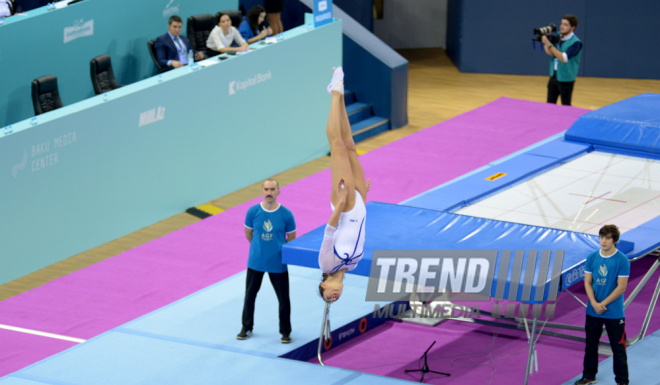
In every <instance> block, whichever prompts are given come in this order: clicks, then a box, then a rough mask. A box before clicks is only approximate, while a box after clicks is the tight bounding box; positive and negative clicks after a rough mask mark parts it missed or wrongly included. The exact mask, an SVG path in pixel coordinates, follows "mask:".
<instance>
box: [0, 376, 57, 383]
mask: <svg viewBox="0 0 660 385" xmlns="http://www.w3.org/2000/svg"><path fill="white" fill-rule="evenodd" d="M44 384H49V382H41V381H32V380H26V379H23V378H17V377H3V378H0V385H44Z"/></svg>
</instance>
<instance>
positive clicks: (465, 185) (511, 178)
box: [406, 153, 560, 211]
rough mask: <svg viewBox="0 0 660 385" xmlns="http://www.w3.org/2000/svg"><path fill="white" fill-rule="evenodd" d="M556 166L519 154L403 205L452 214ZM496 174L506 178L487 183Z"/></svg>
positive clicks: (550, 160) (541, 158)
mask: <svg viewBox="0 0 660 385" xmlns="http://www.w3.org/2000/svg"><path fill="white" fill-rule="evenodd" d="M559 164H560V161H559V160H558V159H555V158H548V157H545V156H537V155H528V154H527V153H525V154H520V155H518V156H516V157H515V158H512V159H509V160H507V161H505V162H502V163H499V164H497V165H495V166H493V167H490V168H488V169H486V170H484V171H481V172H478V173H476V174H473V175H471V176H470V177H468V178H465V179H461V180H459V181H457V182H456V183H452V184H450V185H447V186H445V187H443V188H440V189H436V190H431V191H429V192H428V193H425V194H422V195H420V196H418V197H416V198H414V199H411V200H409V201H407V202H406V205H407V206H411V207H419V208H423V209H429V210H439V211H454V210H456V209H458V208H460V207H463V206H466V205H468V204H471V203H473V202H475V201H478V200H481V199H483V198H486V197H487V196H488V195H491V194H494V193H496V192H497V191H499V190H501V189H503V188H505V187H508V186H510V185H512V184H515V183H517V182H520V181H522V180H525V179H527V178H529V177H531V176H533V175H536V174H538V173H541V172H542V171H544V170H546V169H548V168H551V167H554V166H557V165H559ZM497 173H506V175H505V176H503V177H501V178H499V179H496V180H493V181H489V180H486V178H488V177H490V176H493V175H495V174H497Z"/></svg>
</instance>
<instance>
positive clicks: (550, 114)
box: [0, 98, 587, 378]
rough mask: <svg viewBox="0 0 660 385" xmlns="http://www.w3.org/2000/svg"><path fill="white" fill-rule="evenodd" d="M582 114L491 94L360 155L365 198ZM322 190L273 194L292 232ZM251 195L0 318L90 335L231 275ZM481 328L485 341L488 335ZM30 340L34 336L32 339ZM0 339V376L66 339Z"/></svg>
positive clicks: (241, 252) (395, 198)
mask: <svg viewBox="0 0 660 385" xmlns="http://www.w3.org/2000/svg"><path fill="white" fill-rule="evenodd" d="M585 112H587V110H583V109H578V108H572V107H564V106H556V105H550V104H546V103H536V102H529V101H522V100H516V99H508V98H500V99H498V100H496V101H494V102H492V103H489V104H487V105H485V106H483V107H480V108H477V109H475V110H473V111H470V112H468V113H465V114H463V115H460V116H458V117H455V118H453V119H450V120H448V121H446V122H443V123H441V124H438V125H435V126H433V127H429V128H427V129H425V130H422V131H420V132H417V133H415V134H413V135H410V136H408V137H405V138H403V139H400V140H398V141H396V142H394V143H391V144H389V145H386V146H383V147H381V148H378V149H376V150H374V151H371V152H369V153H367V154H365V155H362V156H360V160H361V162H362V164H363V167H364V169H365V173H366V175H367V178H371V179H372V184H371V192H370V194H369V200H375V201H381V202H389V203H398V202H401V201H403V200H405V199H408V198H410V197H413V196H415V195H417V194H420V193H422V192H424V191H427V190H429V189H431V188H433V187H435V186H438V185H440V184H442V183H445V182H447V181H449V180H452V179H454V178H456V177H458V176H461V175H463V174H465V173H467V172H470V171H472V170H474V169H476V168H479V167H481V166H484V165H486V164H487V163H489V162H492V161H494V160H496V159H499V158H501V157H504V156H506V155H508V154H510V153H512V152H515V151H518V150H521V149H523V148H525V147H527V146H529V145H532V144H534V143H536V142H538V141H540V140H543V139H545V138H547V137H549V136H552V135H554V134H556V133H558V132H561V131H563V130H565V129H567V128H568V127H569V126H570V125H571V124H572V123H573V122H574V121H575V120H576V119H577V118H578V116H580V115H582V114H584V113H585ZM329 189H330V173H329V170H324V171H321V172H319V173H317V174H314V175H312V176H309V177H307V178H304V179H302V180H300V181H298V182H295V183H293V184H291V185H288V186H285V187H284V188H282V194H281V196H280V201H281V203H282V204H284V205H285V206H287V207H288V208H289V209H291V211H292V212H293V213H294V215H295V217H296V222H297V225H298V235H302V234H304V233H306V232H308V231H310V230H312V229H314V228H316V227H318V226H320V225H321V224H323V223H324V222H325V221H326V220H327V218H328V216H329V212H328V202H327V200H328V195H327V194H326V193H324V191H329ZM259 200H260V199H259V198H257V199H254V200H252V201H250V202H247V203H245V204H242V205H239V206H237V207H234V208H232V209H229V210H227V211H225V212H223V213H221V214H219V215H216V216H213V217H210V218H207V219H205V220H203V221H200V222H198V223H195V224H193V225H191V226H188V227H186V228H183V229H181V230H178V231H176V232H174V233H171V234H168V235H166V236H164V237H162V238H159V239H156V240H154V241H152V242H149V243H147V244H144V245H142V246H139V247H137V248H135V249H132V250H129V251H127V252H125V253H122V254H120V255H118V256H115V257H113V258H110V259H107V260H105V261H102V262H99V263H97V264H95V265H92V266H89V267H87V268H84V269H82V270H79V271H77V272H74V273H71V274H69V275H67V276H64V277H62V278H59V279H56V280H54V281H52V282H49V283H47V284H45V285H43V286H40V287H38V288H35V289H33V290H30V291H28V292H26V293H23V294H20V295H18V296H15V297H13V298H10V299H7V300H5V301H2V302H0V324H5V325H11V326H17V327H22V328H27V329H33V330H38V331H42V332H49V333H55V334H60V335H65V336H69V337H76V338H82V339H89V338H92V337H94V336H96V335H99V334H101V333H103V332H105V331H108V330H110V329H111V328H114V327H117V326H119V325H122V324H124V323H126V322H128V321H130V320H133V319H135V318H137V317H139V316H142V315H144V314H146V313H149V312H151V311H153V310H156V309H158V308H160V307H162V306H165V305H167V304H169V303H172V302H174V301H176V300H178V299H180V298H182V297H185V296H186V295H189V294H191V293H194V292H196V291H198V290H200V289H202V288H204V287H207V286H209V285H211V284H213V283H216V282H218V281H220V280H223V279H225V278H228V277H230V276H232V275H234V274H236V273H239V272H241V271H243V270H245V268H246V262H247V255H248V246H249V245H248V243H247V242H246V241H245V240H244V233H243V221H244V216H245V213H246V211H247V209H248V207H249V206H251V205H254V204H256V203H257V202H258V201H259ZM182 209H183V208H182ZM400 327H401V325H395V326H393V328H394V329H398V328H400ZM466 327H468V325H456V326H452V328H456V330H455V331H454V332H452V333H453V334H454V335H456V336H458V333H459V332H460V331H461V330H464V329H465V328H466ZM429 330H430V331H429V332H428V333H431V332H432V331H431V329H429ZM231 332H232V333H234V332H235V331H231ZM14 333H15V334H14ZM452 333H449V332H448V335H449V334H452ZM508 333H510V332H508ZM470 335H472V334H470ZM485 335H486V336H487V338H486V340H488V338H492V337H490V334H489V333H486V334H485ZM513 335H516V334H513ZM34 338H40V339H42V341H43V343H34ZM456 338H458V337H456ZM376 340H377V339H376ZM388 340H389V338H388ZM502 341H509V339H508V338H506V339H505V338H504V337H502V335H500V337H498V349H502V348H503V347H501V346H500V345H501V342H502ZM374 342H375V341H374ZM427 342H428V340H427V339H423V340H421V341H419V346H416V345H415V347H414V348H413V346H412V345H414V344H412V343H408V344H406V347H405V349H400V350H399V349H398V346H397V349H398V350H399V351H400V352H401V353H403V351H407V350H406V349H408V348H410V351H409V353H408V354H406V355H405V357H406V358H402V361H407V360H409V358H408V357H410V354H413V353H414V355H416V354H417V353H418V352H419V351H420V349H421V347H422V345H425V344H427ZM461 345H463V343H462V342H461ZM0 346H2V347H3V349H0V376H2V375H5V374H8V373H11V372H14V371H16V370H18V369H21V368H23V367H25V366H27V365H30V364H32V363H34V362H36V361H38V360H41V359H43V358H44V357H47V356H49V355H51V354H54V353H56V352H58V351H61V350H64V349H66V348H67V347H69V346H71V345H70V343H65V342H57V341H53V340H51V339H48V338H46V337H32V336H29V337H25V336H23V335H20V333H16V332H9V331H2V332H1V333H0ZM393 346H396V345H390V347H389V349H392V347H393ZM425 348H426V347H424V349H421V351H423V350H425ZM456 349H457V348H456ZM466 349H467V348H466ZM457 351H459V350H457ZM470 351H471V350H470ZM436 354H437V353H436ZM337 359H341V358H340V357H338V358H337ZM360 365H362V364H360ZM361 367H362V366H361ZM392 369H393V368H390V370H392ZM481 370H483V368H481V369H479V370H478V371H475V375H476V373H480V371H481ZM380 373H381V372H379V374H380ZM384 374H387V373H384ZM570 374H571V375H572V374H573V371H572V372H571V373H570ZM479 378H481V377H479Z"/></svg>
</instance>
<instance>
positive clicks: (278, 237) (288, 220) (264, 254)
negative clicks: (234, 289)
mask: <svg viewBox="0 0 660 385" xmlns="http://www.w3.org/2000/svg"><path fill="white" fill-rule="evenodd" d="M261 194H262V195H263V197H264V200H263V202H261V203H259V204H257V205H254V206H252V207H250V208H249V209H248V212H247V214H246V215H245V237H246V238H247V240H248V242H250V256H249V258H248V269H247V278H246V282H245V283H246V287H245V302H244V304H243V318H242V323H243V328H242V329H241V332H240V333H238V336H236V338H238V339H239V340H245V339H247V338H248V337H249V336H250V334H252V327H253V326H254V303H255V300H256V299H257V293H258V292H259V289H260V288H261V281H262V280H263V278H264V274H265V273H268V277H269V278H270V282H271V283H272V284H273V289H275V294H276V295H277V301H278V302H279V305H280V306H279V315H280V334H282V343H283V344H288V343H290V342H291V337H290V336H289V335H290V334H291V301H290V300H289V272H288V270H287V266H286V265H285V264H283V263H282V246H283V245H284V244H285V243H287V242H291V241H293V240H294V239H295V238H296V222H295V220H294V219H293V214H292V213H291V211H289V209H287V208H286V207H284V206H282V205H281V204H279V203H278V202H277V197H278V196H279V195H280V186H279V184H278V183H277V181H275V180H273V179H268V180H266V181H264V182H263V184H262V185H261Z"/></svg>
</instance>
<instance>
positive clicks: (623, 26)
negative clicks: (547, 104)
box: [447, 0, 660, 92]
mask: <svg viewBox="0 0 660 385" xmlns="http://www.w3.org/2000/svg"><path fill="white" fill-rule="evenodd" d="M565 14H573V15H575V16H577V18H578V26H577V28H576V30H575V33H576V34H577V36H578V37H579V38H580V39H581V40H582V41H583V43H584V51H583V52H582V57H581V62H580V70H579V72H578V76H597V77H601V76H607V77H619V78H643V79H660V71H658V70H657V65H656V63H658V62H659V61H660V50H658V49H653V48H651V47H656V46H657V42H656V40H657V39H656V34H655V33H654V31H655V30H656V28H657V20H658V15H659V14H660V3H659V2H657V1H634V2H622V1H616V0H557V1H552V2H543V1H525V0H511V1H507V2H506V3H502V2H499V1H480V0H449V3H448V16H447V21H448V25H447V55H448V56H449V57H450V59H451V60H452V61H453V62H454V64H455V65H456V66H457V67H458V69H459V70H460V71H461V72H479V73H498V74H520V75H548V74H549V73H548V70H549V68H548V62H549V61H550V56H548V55H547V54H545V52H543V51H542V50H539V43H536V51H533V50H532V41H531V37H532V31H533V29H534V28H540V27H543V26H546V25H548V24H549V23H554V24H556V25H557V28H559V23H560V21H561V17H562V16H563V15H565ZM502 20H512V21H513V20H515V21H513V22H510V23H507V25H506V26H503V25H502ZM619 31H625V32H623V33H621V32H619ZM491 36H496V39H497V44H493V43H492V39H489V38H488V37H491ZM612 47H617V49H616V51H617V53H616V55H612V54H611V51H612ZM504 52H506V54H503V53H504ZM578 87H579V84H578ZM541 92H543V91H542V90H541Z"/></svg>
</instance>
